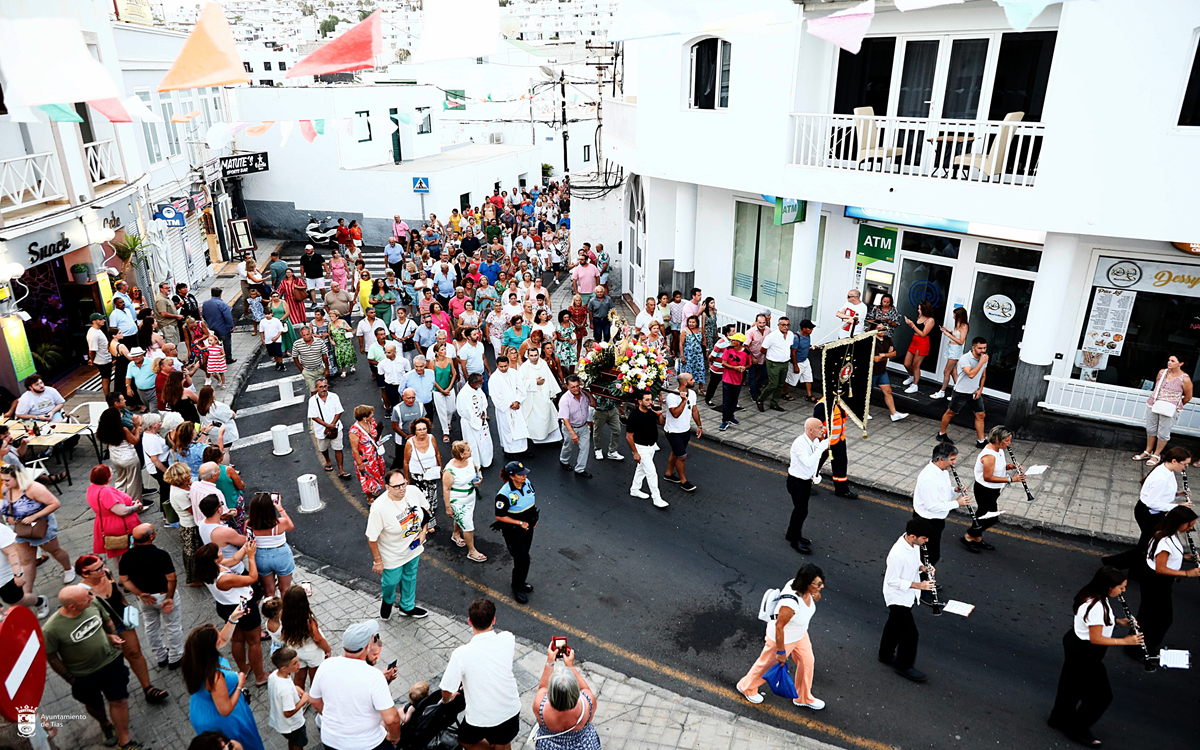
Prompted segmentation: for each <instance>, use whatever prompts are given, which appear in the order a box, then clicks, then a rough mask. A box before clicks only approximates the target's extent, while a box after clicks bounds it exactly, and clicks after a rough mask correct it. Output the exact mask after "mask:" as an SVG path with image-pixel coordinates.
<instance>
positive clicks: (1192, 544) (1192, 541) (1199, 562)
mask: <svg viewBox="0 0 1200 750" xmlns="http://www.w3.org/2000/svg"><path fill="white" fill-rule="evenodd" d="M1179 473H1180V474H1181V475H1182V476H1183V498H1184V500H1186V501H1188V502H1189V503H1190V502H1191V501H1192V491H1191V489H1190V488H1189V487H1188V478H1187V469H1184V470H1183V471H1181V472H1179ZM1187 541H1188V549H1189V551H1190V552H1191V553H1192V562H1194V563H1195V564H1196V566H1197V567H1200V556H1198V555H1197V554H1196V538H1195V537H1193V536H1192V532H1190V531H1189V532H1188V533H1187Z"/></svg>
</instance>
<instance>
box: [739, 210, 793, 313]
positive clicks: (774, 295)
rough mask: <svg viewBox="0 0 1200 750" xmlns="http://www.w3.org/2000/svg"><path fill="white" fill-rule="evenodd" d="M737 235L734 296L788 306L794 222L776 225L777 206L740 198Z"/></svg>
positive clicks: (780, 307)
mask: <svg viewBox="0 0 1200 750" xmlns="http://www.w3.org/2000/svg"><path fill="white" fill-rule="evenodd" d="M736 206H737V208H736V211H735V223H734V236H733V289H732V291H731V294H733V296H734V297H738V298H740V299H744V300H748V301H750V302H755V303H758V304H761V305H765V306H767V307H771V308H774V309H776V310H785V309H787V295H788V277H789V275H790V273H791V269H792V235H793V233H794V230H795V225H794V224H784V225H783V226H776V225H775V208H774V207H773V206H760V205H757V204H754V203H742V202H741V201H738V202H737V204H736Z"/></svg>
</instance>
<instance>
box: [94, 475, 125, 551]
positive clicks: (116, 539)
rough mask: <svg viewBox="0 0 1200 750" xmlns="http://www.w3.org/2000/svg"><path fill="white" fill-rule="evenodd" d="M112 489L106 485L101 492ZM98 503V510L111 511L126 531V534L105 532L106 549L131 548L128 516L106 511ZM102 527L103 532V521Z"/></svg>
mask: <svg viewBox="0 0 1200 750" xmlns="http://www.w3.org/2000/svg"><path fill="white" fill-rule="evenodd" d="M110 489H111V488H110V487H105V488H104V489H102V490H100V492H101V493H104V492H108V491H109V490H110ZM96 505H97V509H98V512H100V513H105V512H108V513H111V514H112V515H113V516H115V517H116V519H117V520H118V521H120V522H121V528H122V529H123V530H124V531H125V533H124V534H104V549H106V550H113V551H115V550H122V549H129V522H128V521H126V520H125V519H126V518H128V516H118V515H117V514H116V513H112V511H105V510H104V507H103V506H101V505H100V504H99V503H97V504H96ZM100 529H101V532H103V530H104V524H103V523H101V524H100Z"/></svg>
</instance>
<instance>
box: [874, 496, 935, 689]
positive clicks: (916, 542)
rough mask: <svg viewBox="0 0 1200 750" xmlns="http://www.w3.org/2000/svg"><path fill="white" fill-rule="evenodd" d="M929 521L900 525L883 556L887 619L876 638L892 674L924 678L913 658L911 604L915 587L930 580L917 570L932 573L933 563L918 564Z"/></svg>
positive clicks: (929, 584)
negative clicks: (892, 542)
mask: <svg viewBox="0 0 1200 750" xmlns="http://www.w3.org/2000/svg"><path fill="white" fill-rule="evenodd" d="M930 532H931V530H930V527H929V522H928V521H926V520H925V519H924V518H914V519H912V520H910V521H909V522H908V524H907V525H906V526H905V527H904V534H903V535H901V537H900V538H899V539H897V540H896V543H895V544H893V545H892V549H891V550H890V551H889V552H888V556H887V571H886V572H885V573H884V574H883V601H884V602H885V603H886V604H887V608H888V619H887V624H886V625H884V626H883V637H882V638H880V639H879V661H881V662H883V663H884V664H887V665H889V666H891V668H892V669H894V670H896V674H898V675H900V676H901V677H904V678H907V679H909V680H912V681H913V682H924V681H925V673H924V672H922V671H920V670H918V669H915V668H914V667H913V664H915V663H916V661H917V639H918V636H919V634H918V633H917V623H916V621H915V620H913V615H912V608H913V607H914V606H916V604H917V597H918V596H919V594H918V593H917V592H918V591H932V590H933V583H932V581H922V580H921V574H922V573H927V574H929V575H930V577H932V576H933V573H934V570H933V566H932V565H931V566H929V567H926V566H924V565H922V564H921V545H923V544H926V543H928V542H929V535H930Z"/></svg>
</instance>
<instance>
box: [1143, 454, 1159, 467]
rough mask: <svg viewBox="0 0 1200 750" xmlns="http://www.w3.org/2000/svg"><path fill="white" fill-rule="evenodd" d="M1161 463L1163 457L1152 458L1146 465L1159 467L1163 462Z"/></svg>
mask: <svg viewBox="0 0 1200 750" xmlns="http://www.w3.org/2000/svg"><path fill="white" fill-rule="evenodd" d="M1161 461H1162V457H1161V456H1151V457H1150V460H1149V461H1147V462H1146V465H1147V466H1158V464H1159V462H1161Z"/></svg>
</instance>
